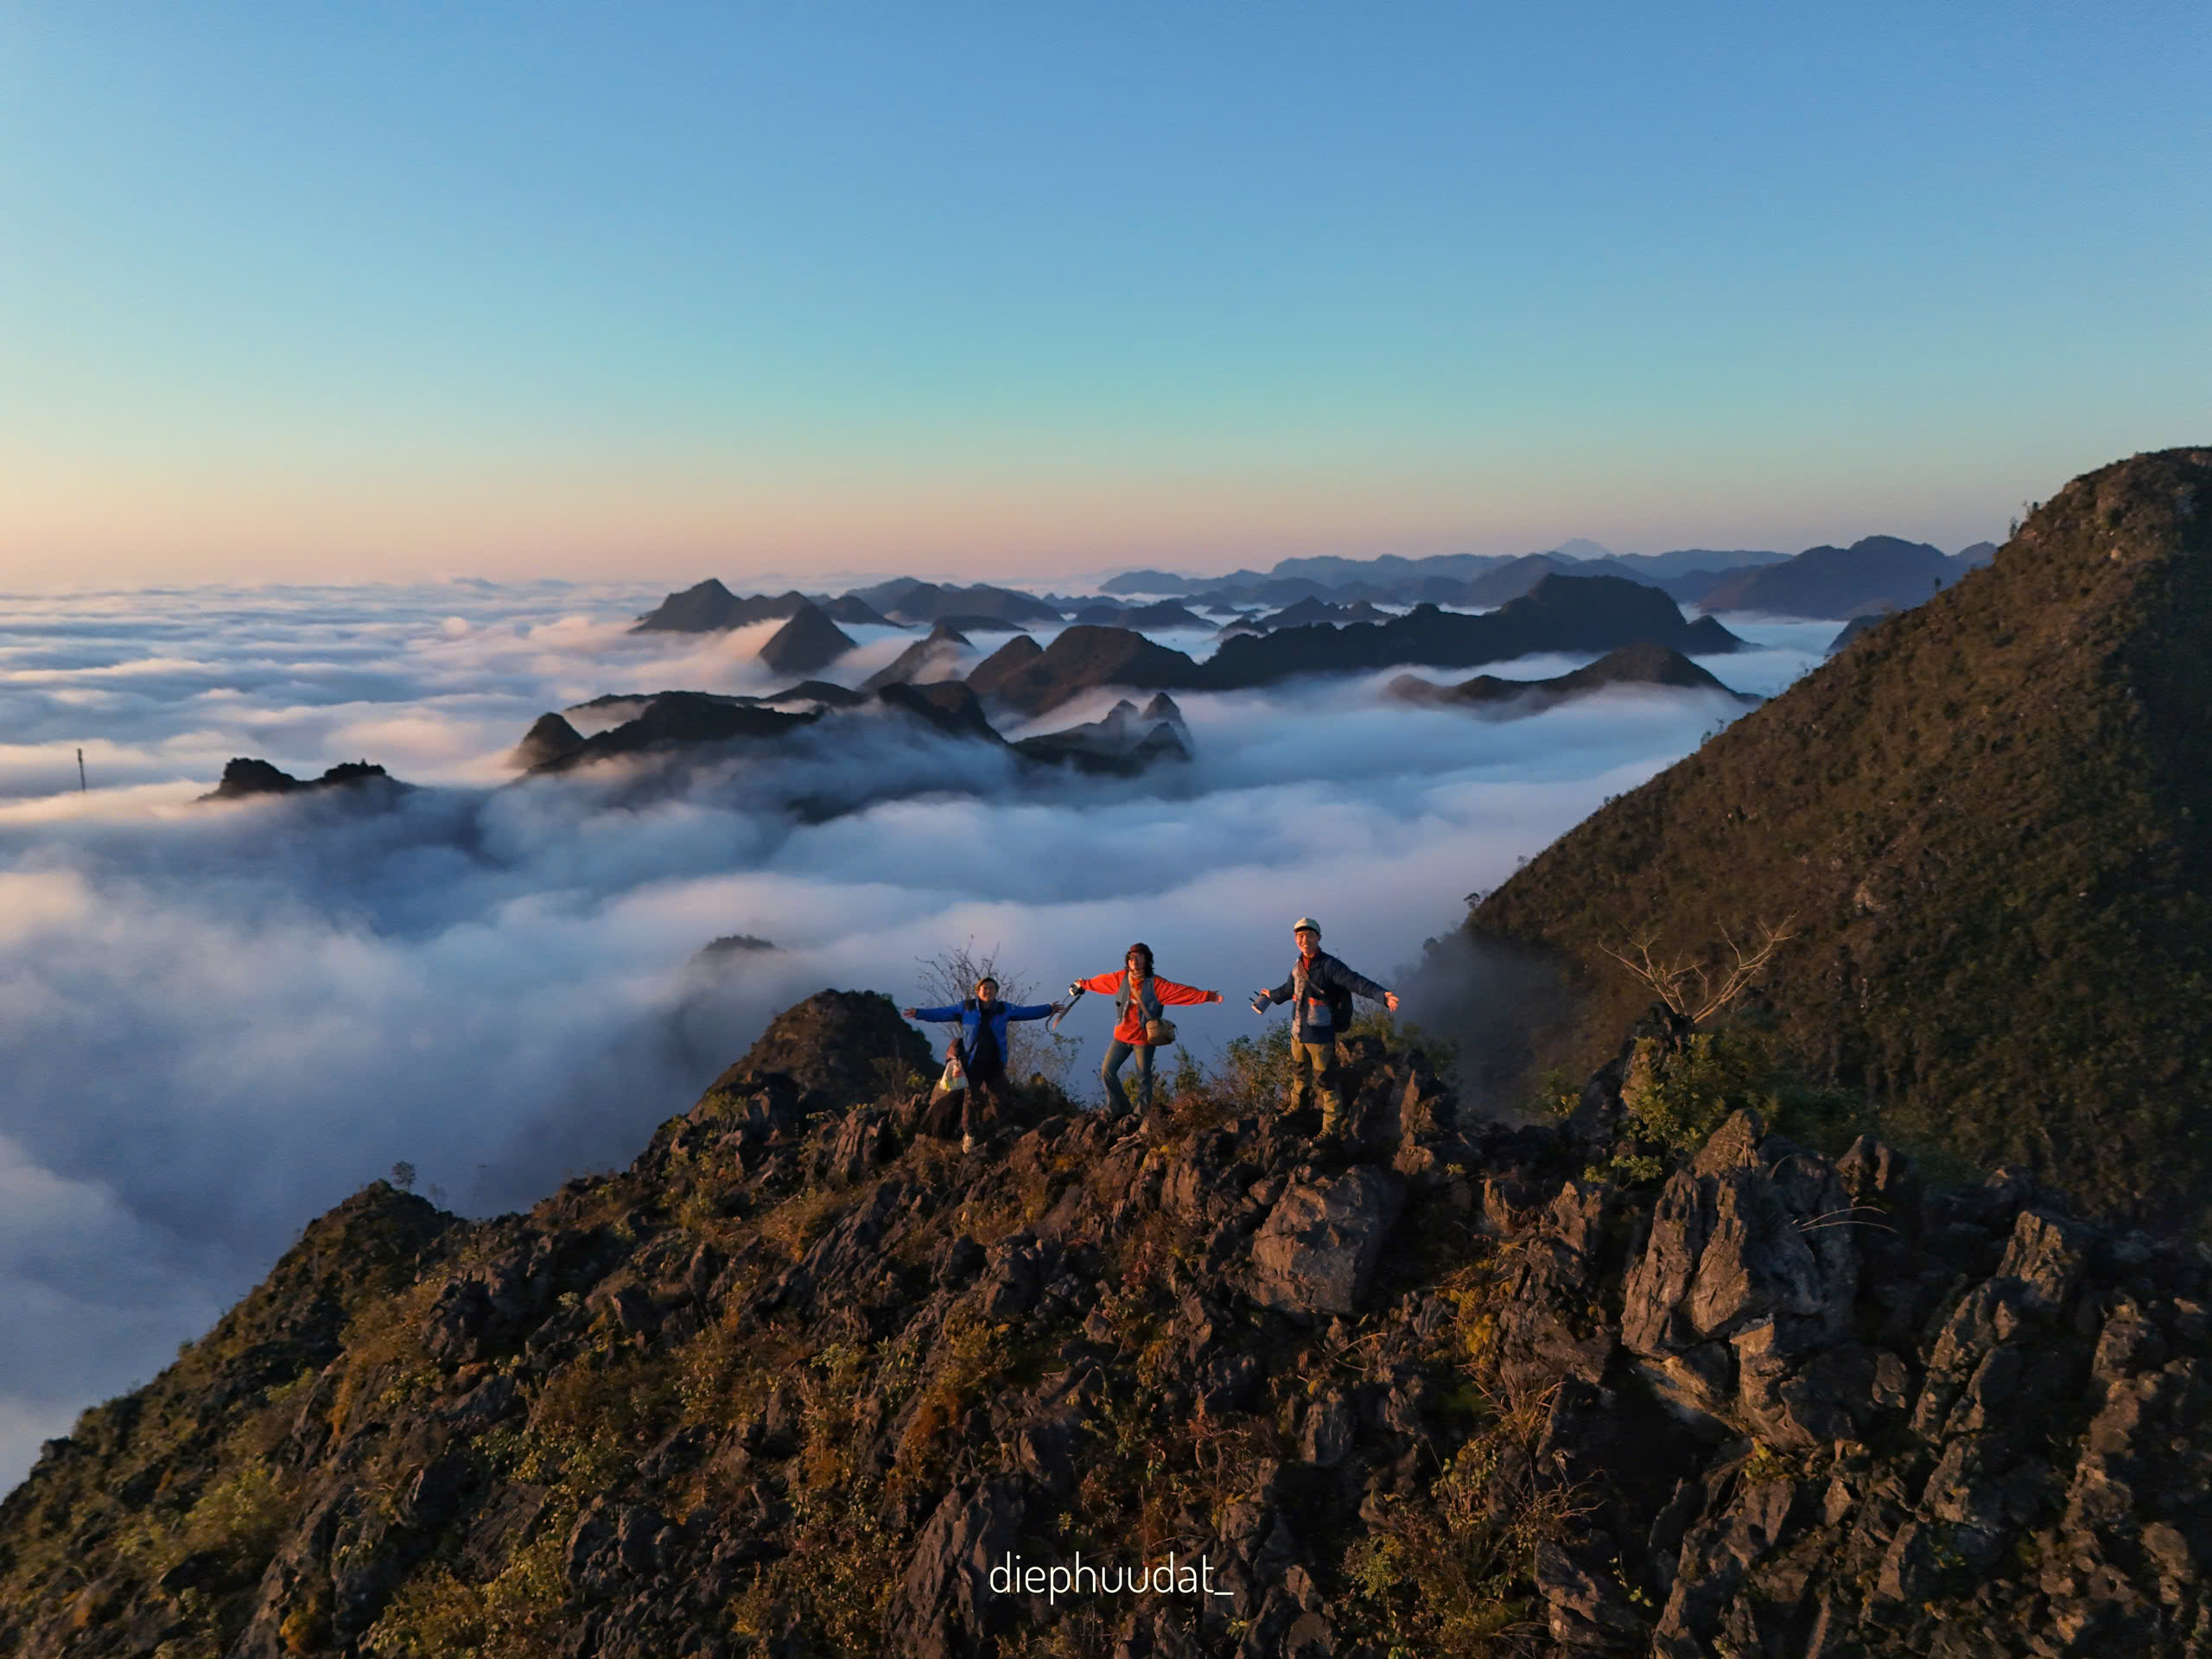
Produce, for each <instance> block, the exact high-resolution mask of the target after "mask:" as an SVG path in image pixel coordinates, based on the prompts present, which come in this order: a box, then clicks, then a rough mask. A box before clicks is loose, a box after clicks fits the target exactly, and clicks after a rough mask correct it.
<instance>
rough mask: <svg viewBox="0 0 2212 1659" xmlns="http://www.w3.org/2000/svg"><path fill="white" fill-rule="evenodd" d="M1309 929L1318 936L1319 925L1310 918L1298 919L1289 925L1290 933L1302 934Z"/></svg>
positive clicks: (1302, 917)
mask: <svg viewBox="0 0 2212 1659" xmlns="http://www.w3.org/2000/svg"><path fill="white" fill-rule="evenodd" d="M1309 927H1310V928H1312V929H1313V931H1314V932H1315V933H1316V934H1319V932H1320V931H1321V924H1320V923H1319V922H1317V921H1315V920H1314V919H1313V918H1312V917H1311V916H1301V917H1300V918H1298V919H1297V920H1296V921H1294V922H1293V923H1292V924H1291V925H1290V931H1292V932H1294V933H1303V932H1304V931H1306V929H1307V928H1309Z"/></svg>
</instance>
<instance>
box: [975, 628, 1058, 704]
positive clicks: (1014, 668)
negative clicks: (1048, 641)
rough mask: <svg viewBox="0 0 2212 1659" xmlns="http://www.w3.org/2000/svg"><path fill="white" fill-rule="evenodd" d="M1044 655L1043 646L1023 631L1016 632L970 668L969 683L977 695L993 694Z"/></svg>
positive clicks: (995, 695) (990, 695) (994, 696)
mask: <svg viewBox="0 0 2212 1659" xmlns="http://www.w3.org/2000/svg"><path fill="white" fill-rule="evenodd" d="M1044 655H1045V648H1044V647H1043V646H1042V645H1039V644H1038V643H1037V642H1036V641H1035V640H1034V639H1031V638H1030V637H1029V636H1028V635H1027V634H1026V633H1017V634H1015V635H1014V638H1013V639H1009V640H1007V642H1006V644H1004V645H1001V646H1000V647H999V648H998V649H997V650H996V651H995V652H992V653H991V654H990V655H989V656H988V657H986V658H983V660H982V662H980V663H978V664H976V666H975V667H974V668H973V669H971V670H969V673H968V684H969V687H970V688H971V689H972V690H974V691H975V693H976V696H982V697H991V698H996V697H997V696H998V695H999V688H1000V687H1001V686H1003V685H1005V684H1006V683H1007V682H1009V681H1010V680H1012V679H1013V678H1014V677H1015V676H1017V675H1019V674H1022V673H1025V672H1027V671H1028V670H1029V669H1030V668H1032V667H1033V666H1034V665H1035V664H1037V663H1038V662H1039V660H1041V659H1042V658H1043V657H1044Z"/></svg>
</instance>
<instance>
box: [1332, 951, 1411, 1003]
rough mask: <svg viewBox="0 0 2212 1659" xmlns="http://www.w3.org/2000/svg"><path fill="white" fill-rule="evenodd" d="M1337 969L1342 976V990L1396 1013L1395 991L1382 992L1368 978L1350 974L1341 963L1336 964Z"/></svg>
mask: <svg viewBox="0 0 2212 1659" xmlns="http://www.w3.org/2000/svg"><path fill="white" fill-rule="evenodd" d="M1337 968H1338V971H1339V972H1340V973H1341V974H1342V975H1343V976H1344V988H1345V989H1346V990H1349V991H1351V992H1353V993H1355V994H1356V995H1360V996H1363V997H1365V998H1367V1000H1368V1001H1370V1002H1380V1003H1381V1004H1382V1005H1383V1007H1386V1008H1388V1009H1389V1010H1390V1012H1391V1013H1393V1014H1395V1013H1396V1012H1397V1011H1398V994H1397V993H1396V992H1395V991H1386V990H1384V989H1383V988H1382V987H1381V986H1380V985H1377V984H1376V982H1374V981H1373V980H1371V979H1370V978H1368V977H1367V976H1366V975H1364V974H1356V973H1354V972H1352V970H1351V969H1349V968H1347V967H1345V966H1344V963H1338V964H1337Z"/></svg>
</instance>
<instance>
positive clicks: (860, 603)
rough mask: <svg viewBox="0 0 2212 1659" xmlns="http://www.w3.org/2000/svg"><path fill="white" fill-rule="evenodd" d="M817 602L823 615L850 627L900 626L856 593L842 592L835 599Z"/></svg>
mask: <svg viewBox="0 0 2212 1659" xmlns="http://www.w3.org/2000/svg"><path fill="white" fill-rule="evenodd" d="M815 602H816V603H817V604H818V605H819V606H821V607H822V614H823V615H824V616H826V617H828V618H829V620H831V621H832V622H838V623H842V624H843V625H844V626H846V627H849V628H891V627H896V626H899V625H898V624H897V623H895V622H893V621H892V620H891V619H890V618H889V617H887V616H885V615H883V614H882V613H880V612H879V611H878V610H877V609H876V608H875V607H874V606H873V605H870V604H869V603H868V601H866V600H864V599H861V598H860V597H859V596H857V595H856V594H839V595H838V596H837V597H836V598H835V599H822V600H817V601H815Z"/></svg>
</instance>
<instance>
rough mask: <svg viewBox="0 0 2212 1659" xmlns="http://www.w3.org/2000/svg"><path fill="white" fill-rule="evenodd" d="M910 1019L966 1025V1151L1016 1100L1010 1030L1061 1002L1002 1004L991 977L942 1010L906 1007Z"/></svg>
mask: <svg viewBox="0 0 2212 1659" xmlns="http://www.w3.org/2000/svg"><path fill="white" fill-rule="evenodd" d="M1058 1012H1059V1005H1058V1003H1056V1002H1040V1003H1038V1004H1037V1005H1035V1006H1034V1007H1024V1006H1022V1005H1020V1004H1019V1003H1014V1002H1001V1001H999V982H998V981H996V980H995V979H992V978H990V977H989V976H985V977H983V978H982V979H979V980H977V981H976V995H973V996H971V997H969V999H968V1000H967V1001H964V1002H955V1003H950V1004H948V1005H947V1006H946V1007H942V1008H901V1009H899V1013H901V1014H905V1015H906V1018H908V1019H909V1020H931V1021H935V1022H938V1023H944V1024H950V1022H951V1021H953V1020H958V1021H959V1022H960V1037H959V1044H960V1065H961V1069H962V1070H963V1071H965V1072H966V1073H967V1074H968V1089H967V1095H968V1098H967V1101H966V1102H965V1103H964V1104H963V1106H962V1108H961V1118H960V1148H961V1150H962V1151H963V1152H973V1151H975V1150H976V1136H977V1135H982V1134H988V1132H989V1131H990V1129H991V1128H992V1125H993V1123H994V1122H995V1120H997V1119H1003V1118H1004V1117H1005V1116H1007V1107H1008V1105H1009V1104H1011V1095H1010V1091H1009V1090H1008V1087H1007V1077H1006V1028H1007V1023H1008V1022H1009V1021H1011V1020H1042V1019H1045V1018H1046V1017H1047V1016H1049V1015H1051V1014H1057V1013H1058ZM985 1095H988V1096H990V1103H991V1105H993V1106H995V1108H997V1110H996V1112H995V1114H987V1112H986V1110H985V1107H984V1103H983V1096H985Z"/></svg>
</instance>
